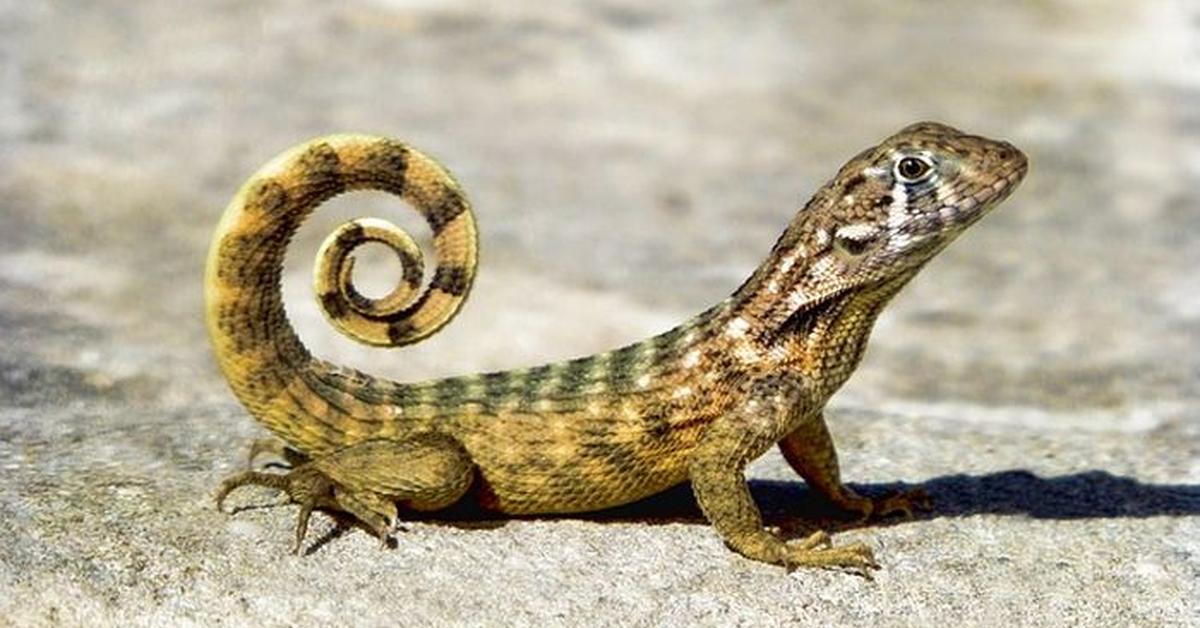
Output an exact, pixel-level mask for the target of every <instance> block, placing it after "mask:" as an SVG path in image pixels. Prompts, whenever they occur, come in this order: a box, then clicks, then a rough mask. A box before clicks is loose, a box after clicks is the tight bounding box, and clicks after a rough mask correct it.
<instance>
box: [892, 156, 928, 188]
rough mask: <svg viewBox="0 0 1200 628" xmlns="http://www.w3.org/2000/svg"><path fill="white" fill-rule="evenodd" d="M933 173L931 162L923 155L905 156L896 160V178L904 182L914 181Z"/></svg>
mask: <svg viewBox="0 0 1200 628" xmlns="http://www.w3.org/2000/svg"><path fill="white" fill-rule="evenodd" d="M932 173H933V164H932V163H930V162H929V160H928V159H926V158H924V157H905V158H903V159H901V160H900V161H898V162H896V178H897V179H900V180H901V181H903V182H904V183H916V182H917V181H920V180H922V179H925V178H927V177H929V175H930V174H932Z"/></svg>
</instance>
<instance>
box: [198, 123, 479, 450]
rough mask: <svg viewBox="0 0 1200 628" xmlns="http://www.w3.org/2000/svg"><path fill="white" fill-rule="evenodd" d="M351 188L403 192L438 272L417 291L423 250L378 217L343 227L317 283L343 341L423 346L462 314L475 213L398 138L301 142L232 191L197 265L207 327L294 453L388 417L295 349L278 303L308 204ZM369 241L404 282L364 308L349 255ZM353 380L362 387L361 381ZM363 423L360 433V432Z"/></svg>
mask: <svg viewBox="0 0 1200 628" xmlns="http://www.w3.org/2000/svg"><path fill="white" fill-rule="evenodd" d="M352 190H381V191H384V192H390V193H392V194H395V195H397V196H400V197H401V198H403V199H404V200H405V201H407V202H408V203H409V204H410V205H412V206H413V207H415V208H416V209H417V210H418V211H419V212H421V214H422V215H423V216H424V217H425V220H426V221H427V222H428V224H429V226H430V228H431V229H432V230H433V239H434V249H435V252H436V254H437V268H436V270H435V272H434V274H433V278H432V280H431V282H430V284H429V286H428V287H427V289H426V290H425V291H424V292H419V289H420V284H421V279H422V276H423V264H422V261H421V253H420V249H419V247H417V245H416V244H415V243H414V242H413V240H412V238H411V237H410V236H409V235H408V234H407V233H405V232H404V231H403V230H402V229H400V228H399V227H397V226H395V225H393V224H391V223H389V222H386V221H383V220H379V219H374V218H366V219H358V220H352V221H350V222H347V223H345V224H343V225H341V226H340V227H338V229H336V230H335V231H334V233H332V234H331V235H330V236H329V237H328V238H327V239H326V240H325V243H324V244H323V245H322V246H321V251H320V253H319V254H318V257H317V265H316V271H315V274H316V287H317V295H318V299H319V300H320V304H321V308H322V310H323V311H324V313H325V316H326V317H327V318H328V319H329V321H330V322H331V323H333V325H334V326H336V327H337V328H338V329H339V330H341V331H342V333H344V334H346V335H348V336H350V337H351V338H354V339H356V340H358V341H360V342H364V343H367V344H371V345H376V346H393V347H394V346H400V345H406V344H411V343H414V342H417V341H419V340H421V339H423V338H426V337H428V336H429V335H431V334H433V333H434V332H436V331H437V330H439V329H441V328H442V327H443V326H444V325H445V324H446V323H448V322H449V321H450V320H451V319H452V318H454V316H455V314H457V313H458V310H459V308H460V307H461V306H462V304H463V302H464V300H465V299H466V297H467V293H468V292H469V291H470V288H471V284H472V283H473V281H474V278H475V267H476V262H477V254H478V244H477V241H476V229H475V216H474V214H473V213H472V211H471V207H470V204H469V203H468V202H467V199H466V196H465V195H464V194H463V192H462V190H461V189H460V188H459V186H458V184H457V182H455V181H454V179H453V177H451V176H450V174H449V173H448V172H447V171H446V170H445V169H444V168H442V167H441V166H440V165H439V164H438V163H437V162H436V161H434V160H433V159H431V158H429V157H427V156H425V155H423V154H421V153H420V152H418V151H417V150H415V149H413V148H410V147H408V146H406V145H405V144H403V143H400V142H397V141H395V140H390V139H386V138H380V137H372V136H365V135H332V136H327V137H322V138H318V139H316V140H313V141H310V142H307V143H304V144H301V145H299V146H296V147H294V148H292V149H290V150H288V151H286V152H284V153H283V154H281V155H279V156H278V157H276V158H275V159H273V160H271V161H270V162H269V163H267V164H266V165H265V166H263V167H262V169H260V170H259V171H258V172H256V173H255V174H254V175H253V176H252V177H250V179H249V180H248V181H246V183H245V184H244V185H243V186H242V188H241V189H240V190H239V191H238V193H237V195H236V196H234V198H233V200H232V201H231V202H230V204H229V206H228V207H227V208H226V210H225V214H224V216H223V217H222V218H221V222H220V224H219V225H218V226H217V231H216V233H215V234H214V235H213V240H212V245H211V248H210V249H209V254H208V264H207V266H206V270H205V303H206V314H207V321H208V332H209V336H210V337H211V339H212V343H213V349H214V351H215V353H216V357H217V362H218V364H219V365H220V367H221V371H222V372H223V373H224V375H225V378H226V379H227V380H228V381H229V384H230V386H231V387H232V388H233V391H234V393H235V394H236V395H237V397H238V399H239V400H240V401H241V402H242V403H243V404H244V405H245V406H246V408H247V409H248V410H249V411H250V412H251V414H253V415H254V416H255V418H257V419H258V420H260V421H262V422H263V423H265V424H266V425H267V426H268V427H269V428H271V429H272V430H273V431H274V432H276V433H277V434H279V435H280V436H282V437H283V438H284V439H285V440H288V441H289V442H291V443H292V444H294V445H300V446H303V447H304V448H305V449H307V450H309V451H312V450H319V449H322V448H324V445H329V444H335V443H336V442H337V441H339V440H344V438H345V436H346V434H345V433H344V432H347V431H369V429H370V428H369V427H367V426H359V425H358V423H370V422H372V421H376V422H377V421H380V420H384V419H386V417H385V416H383V415H385V414H386V413H387V412H388V411H390V409H388V408H386V407H381V406H379V405H378V404H376V405H372V404H370V403H369V402H365V401H362V400H361V399H358V398H356V397H355V396H354V395H353V394H352V393H353V387H350V388H349V389H347V388H346V387H344V386H339V385H338V383H337V381H338V378H337V377H336V376H334V375H333V374H332V373H333V369H332V367H330V366H328V365H326V364H325V363H323V362H321V361H319V360H316V359H314V358H313V357H312V356H311V355H310V354H309V352H308V350H307V349H306V348H305V347H304V345H303V344H301V342H300V339H299V337H297V335H296V332H295V330H294V329H293V328H292V326H291V324H290V323H289V322H288V319H287V315H286V314H285V312H284V308H283V297H282V292H281V289H280V277H281V274H282V271H283V260H284V254H285V252H286V249H287V245H288V242H289V241H290V240H291V238H292V236H293V235H294V234H295V233H296V230H297V229H298V228H299V227H300V224H301V223H302V222H303V221H304V219H305V218H307V217H308V215H309V214H310V213H312V211H313V210H314V209H316V208H317V207H318V206H319V205H320V204H321V203H323V202H325V201H327V200H329V199H330V198H332V197H334V196H336V195H338V194H341V193H342V192H348V191H352ZM366 242H379V243H382V244H384V245H386V246H389V247H390V248H391V249H392V250H393V251H395V252H396V254H397V256H398V257H399V258H400V260H401V263H402V264H403V267H404V277H403V281H402V284H401V285H400V286H399V287H397V288H396V289H395V290H394V291H393V292H392V293H391V294H388V295H387V296H384V297H382V298H379V299H370V298H367V297H365V296H363V295H362V294H360V293H359V292H358V291H357V290H355V288H354V285H353V284H352V282H351V269H352V262H353V258H351V257H350V253H351V252H352V251H353V250H354V248H356V247H357V246H359V245H361V244H363V243H366ZM359 384H361V382H359ZM360 428H361V429H360Z"/></svg>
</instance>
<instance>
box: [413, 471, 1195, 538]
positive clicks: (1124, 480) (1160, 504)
mask: <svg viewBox="0 0 1200 628" xmlns="http://www.w3.org/2000/svg"><path fill="white" fill-rule="evenodd" d="M749 484H750V491H751V493H752V494H753V496H754V500H755V502H756V503H757V504H758V506H759V508H760V510H761V511H762V514H763V520H764V522H765V523H766V524H767V525H770V526H775V527H778V528H779V529H780V530H781V532H782V533H783V534H784V535H785V536H792V535H794V534H800V533H806V532H808V531H811V530H813V529H815V528H818V527H819V528H822V529H827V530H846V529H853V528H862V527H872V526H888V525H898V524H903V523H910V522H913V521H921V520H927V519H935V518H941V517H967V516H971V515H978V514H993V515H1022V516H1026V517H1033V518H1035V519H1094V518H1118V517H1119V518H1142V517H1154V516H1161V515H1200V485H1187V484H1151V483H1146V482H1141V481H1139V480H1137V479H1134V478H1130V477H1124V476H1118V475H1113V474H1111V473H1108V472H1106V471H1099V470H1096V471H1085V472H1081V473H1074V474H1070V475H1061V476H1055V477H1048V478H1046V477H1039V476H1037V475H1035V474H1033V473H1031V472H1029V471H1025V470H1019V469H1014V470H1008V471H999V472H996V473H988V474H983V475H967V474H955V475H945V476H940V477H936V478H931V479H929V480H926V481H924V482H921V483H916V484H906V483H879V484H854V483H852V484H850V486H851V487H852V488H854V490H855V491H857V492H859V493H861V494H863V495H866V496H871V497H879V496H883V495H887V494H888V493H892V492H896V491H900V490H906V489H913V488H919V489H924V490H925V491H926V492H927V493H929V495H930V496H931V497H932V498H933V506H932V508H931V509H930V510H928V511H918V512H916V513H914V516H913V517H912V518H903V517H889V518H883V519H873V520H870V521H861V520H854V519H853V518H848V517H849V516H848V515H847V514H846V513H844V512H842V511H840V510H839V509H837V508H836V507H835V506H833V505H832V504H830V503H829V502H828V501H827V500H825V499H824V498H823V497H821V496H820V495H818V494H816V493H815V492H814V491H812V490H811V489H809V488H808V487H807V486H805V484H804V483H803V481H801V480H796V481H779V480H760V479H751V480H750V482H749ZM404 519H406V520H409V521H412V520H419V521H426V522H429V523H435V524H444V525H451V526H456V527H465V528H494V527H500V526H503V525H505V524H506V523H507V522H508V521H511V520H514V519H526V520H528V519H535V520H555V519H574V520H583V521H597V522H607V521H612V522H639V523H649V524H671V523H692V524H705V525H707V521H706V520H705V518H704V515H703V514H702V513H701V512H700V509H699V507H698V506H697V505H696V500H695V498H694V497H693V495H692V491H691V487H690V486H689V485H687V484H686V483H685V484H683V485H680V486H676V487H674V488H671V489H668V490H667V491H664V492H662V493H659V494H657V495H653V496H651V497H648V498H646V499H643V500H640V501H637V502H634V503H632V504H628V505H625V506H619V507H616V508H610V509H607V510H601V511H597V512H593V513H579V514H570V515H539V516H524V517H511V516H506V515H499V514H495V513H490V512H487V511H485V510H483V509H482V508H480V507H479V506H478V505H477V504H475V503H474V502H473V500H469V499H466V500H463V501H461V502H459V503H458V504H456V505H454V506H452V507H451V508H449V509H446V510H442V511H438V512H436V513H411V514H406V515H405V516H404Z"/></svg>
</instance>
